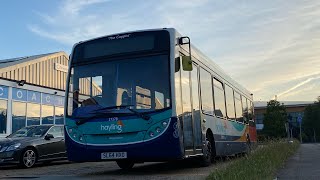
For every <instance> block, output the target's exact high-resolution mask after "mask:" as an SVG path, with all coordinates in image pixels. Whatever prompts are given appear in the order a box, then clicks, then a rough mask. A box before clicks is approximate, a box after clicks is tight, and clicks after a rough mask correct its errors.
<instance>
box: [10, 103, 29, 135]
mask: <svg viewBox="0 0 320 180" xmlns="http://www.w3.org/2000/svg"><path fill="white" fill-rule="evenodd" d="M25 125H26V103H23V102H15V101H13V102H12V133H14V132H16V131H17V130H19V129H20V128H22V127H24V126H25Z"/></svg>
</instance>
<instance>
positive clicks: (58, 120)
mask: <svg viewBox="0 0 320 180" xmlns="http://www.w3.org/2000/svg"><path fill="white" fill-rule="evenodd" d="M54 114H55V124H64V120H63V118H64V109H63V108H62V107H56V108H55V113H54Z"/></svg>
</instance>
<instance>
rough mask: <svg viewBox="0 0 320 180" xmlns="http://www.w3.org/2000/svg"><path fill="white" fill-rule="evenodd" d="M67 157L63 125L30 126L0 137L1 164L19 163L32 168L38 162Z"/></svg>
mask: <svg viewBox="0 0 320 180" xmlns="http://www.w3.org/2000/svg"><path fill="white" fill-rule="evenodd" d="M66 157H67V154H66V148H65V144H64V131H63V126H58V125H36V126H28V127H24V128H21V129H19V130H18V131H16V132H15V133H13V134H11V135H9V136H7V137H6V138H5V139H0V164H1V163H17V164H20V165H21V166H22V167H25V168H30V167H32V166H34V165H35V163H36V162H51V161H53V160H61V159H66Z"/></svg>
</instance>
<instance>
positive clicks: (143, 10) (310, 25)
mask: <svg viewBox="0 0 320 180" xmlns="http://www.w3.org/2000/svg"><path fill="white" fill-rule="evenodd" d="M162 27H174V28H177V30H178V31H179V32H180V33H181V34H183V35H187V36H189V37H190V38H191V41H192V43H193V44H194V45H195V46H196V47H198V49H200V50H201V51H202V52H203V53H204V54H206V55H207V56H208V57H210V58H211V59H212V60H213V61H214V62H215V63H216V64H218V65H219V66H220V67H221V68H222V69H224V71H225V72H226V73H227V74H229V75H230V76H231V77H232V78H233V79H235V80H236V81H237V82H239V83H240V84H242V85H243V86H244V87H246V88H247V89H248V90H249V91H251V92H252V93H253V94H254V95H253V97H254V100H255V101H268V100H270V99H273V98H274V97H275V95H277V99H278V100H280V101H314V100H316V97H318V96H320V1H318V0H290V1H283V0H273V1H253V0H252V1H247V0H224V1H212V0H188V1H184V0H161V1H160V0H148V1H145V0H121V1H120V0H55V1H43V0H28V1H21V0H4V1H1V6H0V29H1V33H0V59H6V58H14V57H21V56H30V55H36V54H44V53H50V52H56V51H65V52H66V53H67V54H70V51H71V49H72V46H73V44H74V43H76V42H79V41H82V40H87V39H90V38H93V37H98V36H103V35H108V34H112V33H119V32H124V31H132V30H139V29H152V28H162Z"/></svg>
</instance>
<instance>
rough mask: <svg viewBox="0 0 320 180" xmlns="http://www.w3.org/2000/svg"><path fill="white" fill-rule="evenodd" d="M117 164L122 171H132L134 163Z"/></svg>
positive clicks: (129, 161) (125, 161) (120, 161)
mask: <svg viewBox="0 0 320 180" xmlns="http://www.w3.org/2000/svg"><path fill="white" fill-rule="evenodd" d="M117 164H118V166H119V167H120V168H121V169H123V170H129V169H132V167H133V166H134V162H133V161H131V160H118V161H117Z"/></svg>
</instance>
